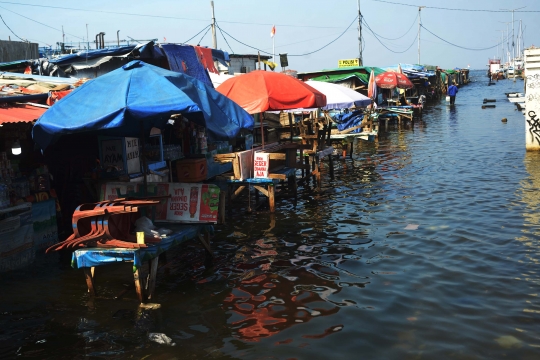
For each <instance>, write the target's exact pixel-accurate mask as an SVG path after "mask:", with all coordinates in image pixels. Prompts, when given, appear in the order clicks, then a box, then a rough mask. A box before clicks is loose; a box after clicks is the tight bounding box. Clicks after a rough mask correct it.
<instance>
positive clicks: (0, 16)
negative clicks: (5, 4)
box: [0, 15, 28, 42]
mask: <svg viewBox="0 0 540 360" xmlns="http://www.w3.org/2000/svg"><path fill="white" fill-rule="evenodd" d="M0 19H2V22H3V23H4V25H6V27H7V28H8V29H9V31H11V33H12V34H13V35H15V37H17V38H18V39H20V40H21V41H24V42H28V40H25V39H23V38H22V37H20V36H19V35H17V34H15V33H14V32H13V30H11V28H10V27H9V26H8V24H6V22H5V21H4V18H3V17H2V15H0Z"/></svg>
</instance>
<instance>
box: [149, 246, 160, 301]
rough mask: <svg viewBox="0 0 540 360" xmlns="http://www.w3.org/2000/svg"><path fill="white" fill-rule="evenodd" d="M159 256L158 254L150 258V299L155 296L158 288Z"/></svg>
mask: <svg viewBox="0 0 540 360" xmlns="http://www.w3.org/2000/svg"><path fill="white" fill-rule="evenodd" d="M158 261H159V256H156V257H155V258H153V259H152V260H150V270H149V271H150V280H149V281H148V300H152V299H153V297H154V291H155V289H156V277H157V268H158Z"/></svg>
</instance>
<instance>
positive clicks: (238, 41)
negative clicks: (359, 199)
mask: <svg viewBox="0 0 540 360" xmlns="http://www.w3.org/2000/svg"><path fill="white" fill-rule="evenodd" d="M216 26H217V28H218V29H219V30H220V31H221V32H223V33H225V34H227V36H229V37H230V38H231V39H233V40H234V41H236V42H237V43H240V44H242V45H244V46H247V47H248V48H251V49H254V50H257V51H260V52H262V53H265V54H268V55H272V53H269V52H268V51H264V50H261V49H259V48H256V47H254V46H251V45H248V44H246V43H243V42H241V41H240V40H238V39H237V38H235V37H234V36H232V35H231V34H229V33H228V32H226V31H225V30H223V29H222V28H221V27H220V26H219V25H218V24H216Z"/></svg>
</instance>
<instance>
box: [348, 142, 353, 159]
mask: <svg viewBox="0 0 540 360" xmlns="http://www.w3.org/2000/svg"><path fill="white" fill-rule="evenodd" d="M353 149H354V144H353V142H351V153H350V154H349V156H350V158H351V159H352V154H353Z"/></svg>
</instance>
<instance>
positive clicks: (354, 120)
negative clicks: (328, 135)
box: [332, 110, 364, 134]
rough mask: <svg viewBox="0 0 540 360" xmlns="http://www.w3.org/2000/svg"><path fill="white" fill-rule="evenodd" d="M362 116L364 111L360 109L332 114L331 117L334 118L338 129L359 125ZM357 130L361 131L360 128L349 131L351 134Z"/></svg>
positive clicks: (357, 131)
mask: <svg viewBox="0 0 540 360" xmlns="http://www.w3.org/2000/svg"><path fill="white" fill-rule="evenodd" d="M363 118H364V113H363V111H362V110H356V111H352V112H347V113H341V114H337V115H334V116H332V119H334V121H335V122H336V123H337V124H338V126H337V128H338V130H339V131H343V130H347V129H349V128H352V127H355V126H358V125H360V124H361V123H362V119H363ZM359 132H362V128H358V129H355V130H353V131H351V134H354V133H359Z"/></svg>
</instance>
